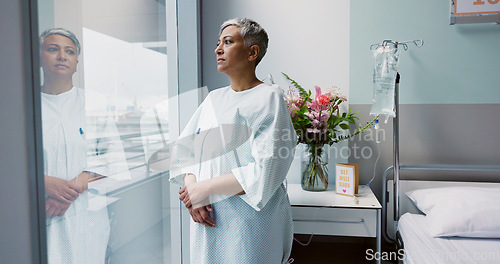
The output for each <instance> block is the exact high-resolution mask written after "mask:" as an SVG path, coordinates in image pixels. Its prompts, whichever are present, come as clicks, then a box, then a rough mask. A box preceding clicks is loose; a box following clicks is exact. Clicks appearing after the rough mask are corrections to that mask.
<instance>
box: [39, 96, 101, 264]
mask: <svg viewBox="0 0 500 264" xmlns="http://www.w3.org/2000/svg"><path fill="white" fill-rule="evenodd" d="M41 100H42V129H43V133H42V136H43V158H44V159H43V160H44V174H45V175H48V176H53V177H57V178H61V179H64V180H72V179H73V178H75V177H77V176H78V175H79V174H80V173H81V172H82V171H88V170H89V169H88V168H87V150H88V146H87V143H86V137H87V136H88V131H87V126H86V115H85V91H84V90H83V89H80V88H76V87H73V88H72V89H71V90H69V91H67V92H64V93H61V94H58V95H51V94H45V93H42V96H41ZM100 168H101V169H96V170H92V171H93V172H96V173H99V174H102V175H107V174H106V173H107V172H109V169H108V168H106V166H101V167H100ZM90 196H91V195H90V194H89V192H88V191H85V192H83V193H81V194H80V195H79V197H78V198H77V199H76V200H75V201H74V202H73V203H72V204H71V206H70V207H69V208H68V210H67V211H66V213H65V214H64V215H63V216H56V217H52V218H47V220H46V221H47V247H48V259H49V264H56V263H61V264H77V263H81V264H99V263H104V261H105V256H106V248H107V243H108V239H109V232H110V230H109V219H108V212H107V208H106V205H105V204H104V205H101V206H99V205H97V206H96V205H95V204H94V205H93V206H92V208H93V209H90V208H89V205H90V204H89V202H91V201H92V200H91V199H89V198H91V197H90ZM95 200H98V199H95ZM95 208H100V209H95Z"/></svg>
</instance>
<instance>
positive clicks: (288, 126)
mask: <svg viewBox="0 0 500 264" xmlns="http://www.w3.org/2000/svg"><path fill="white" fill-rule="evenodd" d="M275 89H276V90H275V91H273V92H272V93H271V96H270V98H269V102H268V103H267V104H266V105H265V107H264V109H263V111H262V112H260V114H259V117H258V118H256V120H255V121H254V123H255V124H256V125H252V124H251V127H252V128H253V129H254V133H253V134H252V136H251V148H252V149H251V153H252V156H253V160H254V162H251V163H249V164H247V165H246V166H242V167H238V168H235V169H233V170H232V173H233V174H234V176H235V177H236V179H237V181H238V182H239V183H240V185H241V186H242V188H243V190H244V191H245V194H244V195H242V196H241V198H242V199H243V200H244V201H245V202H246V203H248V204H249V205H250V206H252V207H253V208H254V209H255V210H257V211H260V210H261V209H262V208H264V206H266V204H267V202H268V201H269V200H270V198H271V197H272V196H273V194H274V193H275V192H276V190H277V189H278V188H279V187H280V186H281V184H283V181H284V180H285V179H286V175H287V173H288V170H289V169H290V165H291V163H292V161H293V157H294V151H295V146H296V145H297V143H296V140H297V139H296V134H295V130H294V129H293V126H292V123H291V119H290V116H289V113H288V109H287V106H286V104H285V101H284V99H283V93H282V92H281V90H279V88H275Z"/></svg>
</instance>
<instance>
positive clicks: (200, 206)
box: [179, 180, 215, 227]
mask: <svg viewBox="0 0 500 264" xmlns="http://www.w3.org/2000/svg"><path fill="white" fill-rule="evenodd" d="M208 189H209V188H208V187H207V186H206V185H205V184H204V183H203V182H196V181H188V180H186V185H185V186H184V187H182V188H181V190H180V191H179V200H181V201H182V202H183V203H184V205H185V206H186V208H187V209H188V210H189V214H191V218H192V219H193V221H194V222H196V223H200V224H202V225H205V226H208V227H215V221H214V220H213V219H212V218H211V217H210V215H209V212H213V208H212V205H210V202H209V201H208V196H209V194H210V192H209V190H208Z"/></svg>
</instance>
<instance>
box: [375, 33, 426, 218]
mask: <svg viewBox="0 0 500 264" xmlns="http://www.w3.org/2000/svg"><path fill="white" fill-rule="evenodd" d="M407 43H413V44H415V46H417V47H422V46H423V45H424V41H423V40H422V39H415V40H408V41H400V42H397V41H396V42H393V41H392V40H384V41H383V42H382V43H381V44H372V45H371V46H370V49H371V50H373V49H376V48H378V47H380V46H387V45H388V44H394V48H396V49H397V48H398V46H402V47H403V49H404V50H408V44H407ZM400 78H401V75H400V74H399V72H396V83H395V86H394V111H395V113H396V116H395V117H394V118H393V120H392V129H393V134H392V136H393V143H392V144H393V168H394V185H393V188H394V194H393V195H394V204H393V205H394V221H395V223H396V225H397V222H398V221H399V178H400V163H399V81H400Z"/></svg>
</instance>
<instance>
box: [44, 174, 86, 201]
mask: <svg viewBox="0 0 500 264" xmlns="http://www.w3.org/2000/svg"><path fill="white" fill-rule="evenodd" d="M79 190H80V188H79V186H78V185H77V184H75V183H74V182H71V181H66V180H63V179H59V178H56V177H52V176H48V175H45V192H46V193H47V195H49V196H50V197H52V198H54V199H57V200H58V201H60V202H62V203H65V204H68V206H69V205H70V204H71V203H72V202H73V201H74V200H76V198H78V196H79V195H80V192H79Z"/></svg>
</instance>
